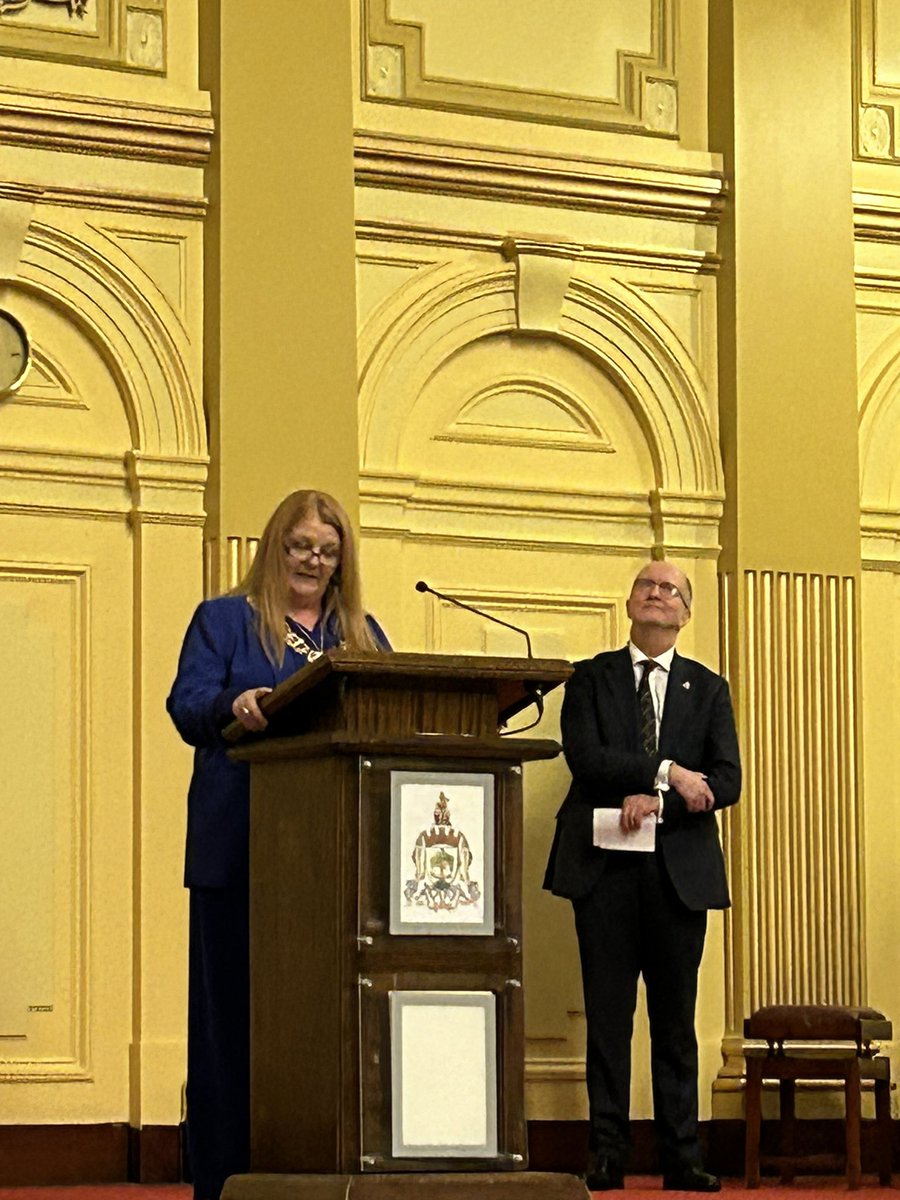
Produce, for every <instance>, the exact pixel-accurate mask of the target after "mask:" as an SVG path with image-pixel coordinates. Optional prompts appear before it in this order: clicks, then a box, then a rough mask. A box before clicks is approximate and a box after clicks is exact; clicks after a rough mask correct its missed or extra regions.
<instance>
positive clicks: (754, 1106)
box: [744, 1055, 765, 1188]
mask: <svg viewBox="0 0 900 1200" xmlns="http://www.w3.org/2000/svg"><path fill="white" fill-rule="evenodd" d="M764 1061H765V1060H764V1059H763V1057H762V1055H758V1056H752V1057H748V1058H747V1060H746V1062H747V1090H746V1092H745V1095H744V1120H745V1122H746V1142H745V1147H744V1171H745V1172H746V1175H747V1187H748V1188H758V1187H759V1127H760V1122H761V1119H762V1081H763V1063H764Z"/></svg>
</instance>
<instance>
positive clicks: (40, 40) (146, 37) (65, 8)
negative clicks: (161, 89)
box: [0, 0, 166, 74]
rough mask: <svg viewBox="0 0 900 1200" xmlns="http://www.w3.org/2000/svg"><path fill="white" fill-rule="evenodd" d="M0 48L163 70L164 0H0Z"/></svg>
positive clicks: (49, 57) (119, 66) (67, 59)
mask: <svg viewBox="0 0 900 1200" xmlns="http://www.w3.org/2000/svg"><path fill="white" fill-rule="evenodd" d="M0 54H14V55H16V56H21V57H32V58H41V59H45V60H55V61H59V62H67V63H83V64H90V65H92V66H100V67H106V68H107V69H112V70H116V69H118V70H129V71H144V72H148V73H153V74H162V73H164V71H165V69H166V0H0Z"/></svg>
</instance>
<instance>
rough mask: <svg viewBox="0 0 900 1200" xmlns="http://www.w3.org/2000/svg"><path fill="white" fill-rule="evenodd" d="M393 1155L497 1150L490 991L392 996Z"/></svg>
mask: <svg viewBox="0 0 900 1200" xmlns="http://www.w3.org/2000/svg"><path fill="white" fill-rule="evenodd" d="M391 1041H392V1055H391V1058H392V1064H393V1152H394V1155H395V1156H396V1157H404V1156H405V1157H420V1156H421V1157H424V1156H431V1157H454V1156H456V1157H464V1156H465V1157H470V1156H483V1157H492V1156H494V1155H496V1153H497V1078H496V1071H497V1068H496V1062H497V1055H496V1013H495V997H494V995H493V993H492V992H412V991H410V992H392V993H391Z"/></svg>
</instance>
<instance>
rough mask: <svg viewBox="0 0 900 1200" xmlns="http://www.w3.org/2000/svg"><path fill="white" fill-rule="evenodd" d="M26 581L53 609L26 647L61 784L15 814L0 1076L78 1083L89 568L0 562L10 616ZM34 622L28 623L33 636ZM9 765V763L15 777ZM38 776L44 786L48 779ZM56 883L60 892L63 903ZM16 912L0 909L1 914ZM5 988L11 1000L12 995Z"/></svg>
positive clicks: (87, 1049)
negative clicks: (45, 885)
mask: <svg viewBox="0 0 900 1200" xmlns="http://www.w3.org/2000/svg"><path fill="white" fill-rule="evenodd" d="M23 588H24V589H26V592H25V597H26V598H25V599H24V606H25V607H26V609H28V610H33V609H35V608H36V607H37V606H38V605H41V604H43V605H44V606H47V607H49V609H50V610H51V611H52V612H53V613H54V614H55V615H54V621H53V625H52V630H49V629H48V630H46V631H45V632H44V634H43V636H42V637H41V639H40V642H39V643H38V642H36V643H35V645H34V647H32V649H33V650H34V659H35V661H34V664H33V666H34V670H35V678H36V679H41V678H47V677H48V676H51V675H52V676H53V678H54V686H55V687H58V688H59V689H60V694H61V695H65V697H66V701H65V706H64V709H63V708H61V707H58V701H57V700H55V699H54V697H53V696H52V695H47V694H44V695H43V696H42V697H39V698H38V699H37V700H36V704H37V705H38V709H37V711H39V712H40V711H41V710H43V716H44V720H45V721H46V720H47V719H48V717H50V714H51V713H52V717H53V718H54V719H53V720H52V721H51V724H50V726H49V727H51V728H53V729H54V730H55V737H54V739H53V741H52V744H51V745H50V746H49V747H48V748H47V749H46V751H45V755H46V757H45V767H46V770H47V772H48V778H51V779H53V780H54V782H55V785H56V787H57V788H58V793H57V794H56V795H55V796H54V797H53V802H52V803H50V802H49V801H47V802H46V803H45V804H44V805H43V806H41V807H39V808H37V809H33V811H32V812H31V813H30V814H28V815H26V816H25V817H23V819H22V821H21V822H19V823H18V824H19V825H21V828H17V833H18V834H19V835H20V838H21V840H18V839H17V843H16V844H18V845H20V846H24V845H27V844H28V841H27V840H26V839H28V840H30V843H31V845H30V849H31V851H32V854H31V856H30V857H29V859H28V861H27V865H22V864H21V863H20V860H16V861H15V862H13V861H10V862H9V863H8V864H7V868H6V870H7V874H9V872H12V878H13V879H15V878H16V872H17V871H18V872H22V871H24V872H25V875H20V877H19V879H20V882H19V886H18V887H17V889H16V890H17V895H18V896H19V897H20V903H22V904H24V905H26V906H27V905H28V902H29V900H30V901H31V903H32V904H33V905H34V907H35V909H36V911H29V912H28V915H27V919H28V921H29V926H28V928H29V933H30V935H31V937H32V938H35V944H32V945H31V946H29V947H28V950H26V947H25V945H24V943H23V942H22V940H21V931H19V936H18V937H17V936H15V935H13V936H11V937H10V936H9V935H10V933H11V932H12V931H9V930H8V931H7V936H6V937H5V938H4V945H5V946H6V947H7V948H8V949H10V952H11V954H12V956H13V957H12V959H11V963H12V964H15V962H16V960H17V958H18V957H19V956H22V961H21V966H22V968H23V970H24V974H23V975H22V976H17V975H16V973H15V972H14V971H13V972H12V976H14V977H15V979H14V982H13V981H12V978H10V979H9V980H8V982H7V988H8V989H9V990H8V993H7V997H6V1001H7V1002H6V1003H5V1004H4V1017H5V1019H4V1020H3V1022H2V1026H0V1082H2V1083H3V1084H14V1083H28V1082H47V1083H53V1082H60V1083H81V1082H85V1081H90V1080H91V1079H92V1078H93V1070H92V1064H91V1044H90V1037H89V1022H90V1012H91V1000H92V994H93V980H92V977H91V973H90V971H89V970H88V963H89V960H90V955H89V936H90V899H91V890H92V889H91V879H90V861H91V855H90V841H89V834H90V824H91V804H92V799H93V797H92V792H91V787H90V772H91V763H90V746H91V740H90V737H89V736H88V733H87V731H88V730H89V729H90V724H91V707H90V677H91V660H90V638H89V634H88V630H89V628H90V624H91V620H92V616H91V597H92V588H91V577H90V568H89V567H87V566H83V565H80V566H76V565H73V564H72V563H71V562H69V563H58V562H41V561H35V562H30V563H25V562H11V561H4V562H0V591H2V592H3V594H4V606H6V605H7V604H8V605H10V609H9V610H7V609H6V607H4V612H5V614H6V615H7V616H8V617H10V616H12V615H13V614H14V613H15V611H16V609H17V608H18V609H19V611H21V608H22V605H23V601H22V600H20V601H19V603H18V605H14V604H13V601H12V595H11V593H10V589H14V590H15V591H19V590H21V589H23ZM20 619H21V618H20ZM39 628H40V627H39V626H36V627H35V633H34V635H33V636H34V637H35V638H37V637H38V633H37V629H39ZM7 632H8V633H9V632H10V630H9V626H8V624H7ZM20 636H21V634H20ZM15 653H17V652H14V654H15ZM42 658H43V661H41V659H42ZM15 770H16V768H15V765H13V772H14V773H13V779H15V778H16V776H15ZM42 782H43V784H44V786H46V784H47V782H48V779H47V778H45V779H44V780H43V781H42ZM37 794H41V792H40V788H39V790H38V793H37ZM55 877H57V878H58V879H59V882H58V883H57V885H56V888H55V889H54V888H53V887H52V886H51V888H50V890H49V893H48V892H47V891H44V892H43V895H42V888H41V883H40V881H42V880H53V879H54V878H55ZM59 889H61V890H62V894H63V895H64V896H65V897H66V903H65V905H64V906H62V905H61V904H60V895H59ZM42 910H43V911H42ZM14 917H15V913H14V912H11V911H7V914H6V919H7V921H11V920H13V919H14ZM41 918H42V919H41ZM20 919H21V915H20ZM35 922H37V924H35ZM28 951H30V953H29V952H28ZM17 993H18V994H17ZM12 997H16V1000H17V1001H18V1003H10V1002H9V1001H10V999H11V998H12ZM20 1006H21V1007H20ZM17 1009H18V1011H16V1010H17Z"/></svg>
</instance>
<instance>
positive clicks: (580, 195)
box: [354, 131, 727, 224]
mask: <svg viewBox="0 0 900 1200" xmlns="http://www.w3.org/2000/svg"><path fill="white" fill-rule="evenodd" d="M354 160H355V170H356V183H357V185H358V186H361V187H386V188H396V189H402V190H403V191H414V192H421V191H424V192H429V193H431V194H435V193H438V194H441V195H448V196H460V197H465V198H468V199H481V200H504V201H507V202H510V203H515V204H544V205H547V206H550V207H553V208H575V209H582V210H584V211H587V212H611V213H617V214H621V215H638V216H652V217H655V218H657V219H659V218H662V219H669V220H675V221H690V222H692V223H697V222H701V223H710V224H715V223H716V222H718V220H719V218H720V215H721V213H722V210H723V208H724V205H725V196H726V192H727V187H726V183H725V178H724V176H723V175H722V174H721V173H720V172H718V171H715V170H713V169H712V167H710V168H709V169H708V170H705V169H704V170H690V169H685V168H679V167H664V166H657V165H652V164H650V165H648V164H635V163H625V162H613V161H606V160H603V159H592V158H584V159H572V158H568V157H566V156H565V155H555V154H523V153H520V152H518V151H514V150H506V149H502V148H500V147H494V146H468V145H465V144H464V143H461V142H448V141H437V140H425V139H421V138H412V137H400V136H387V135H382V134H374V133H368V132H366V131H358V132H357V134H356V137H355V151H354Z"/></svg>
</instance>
